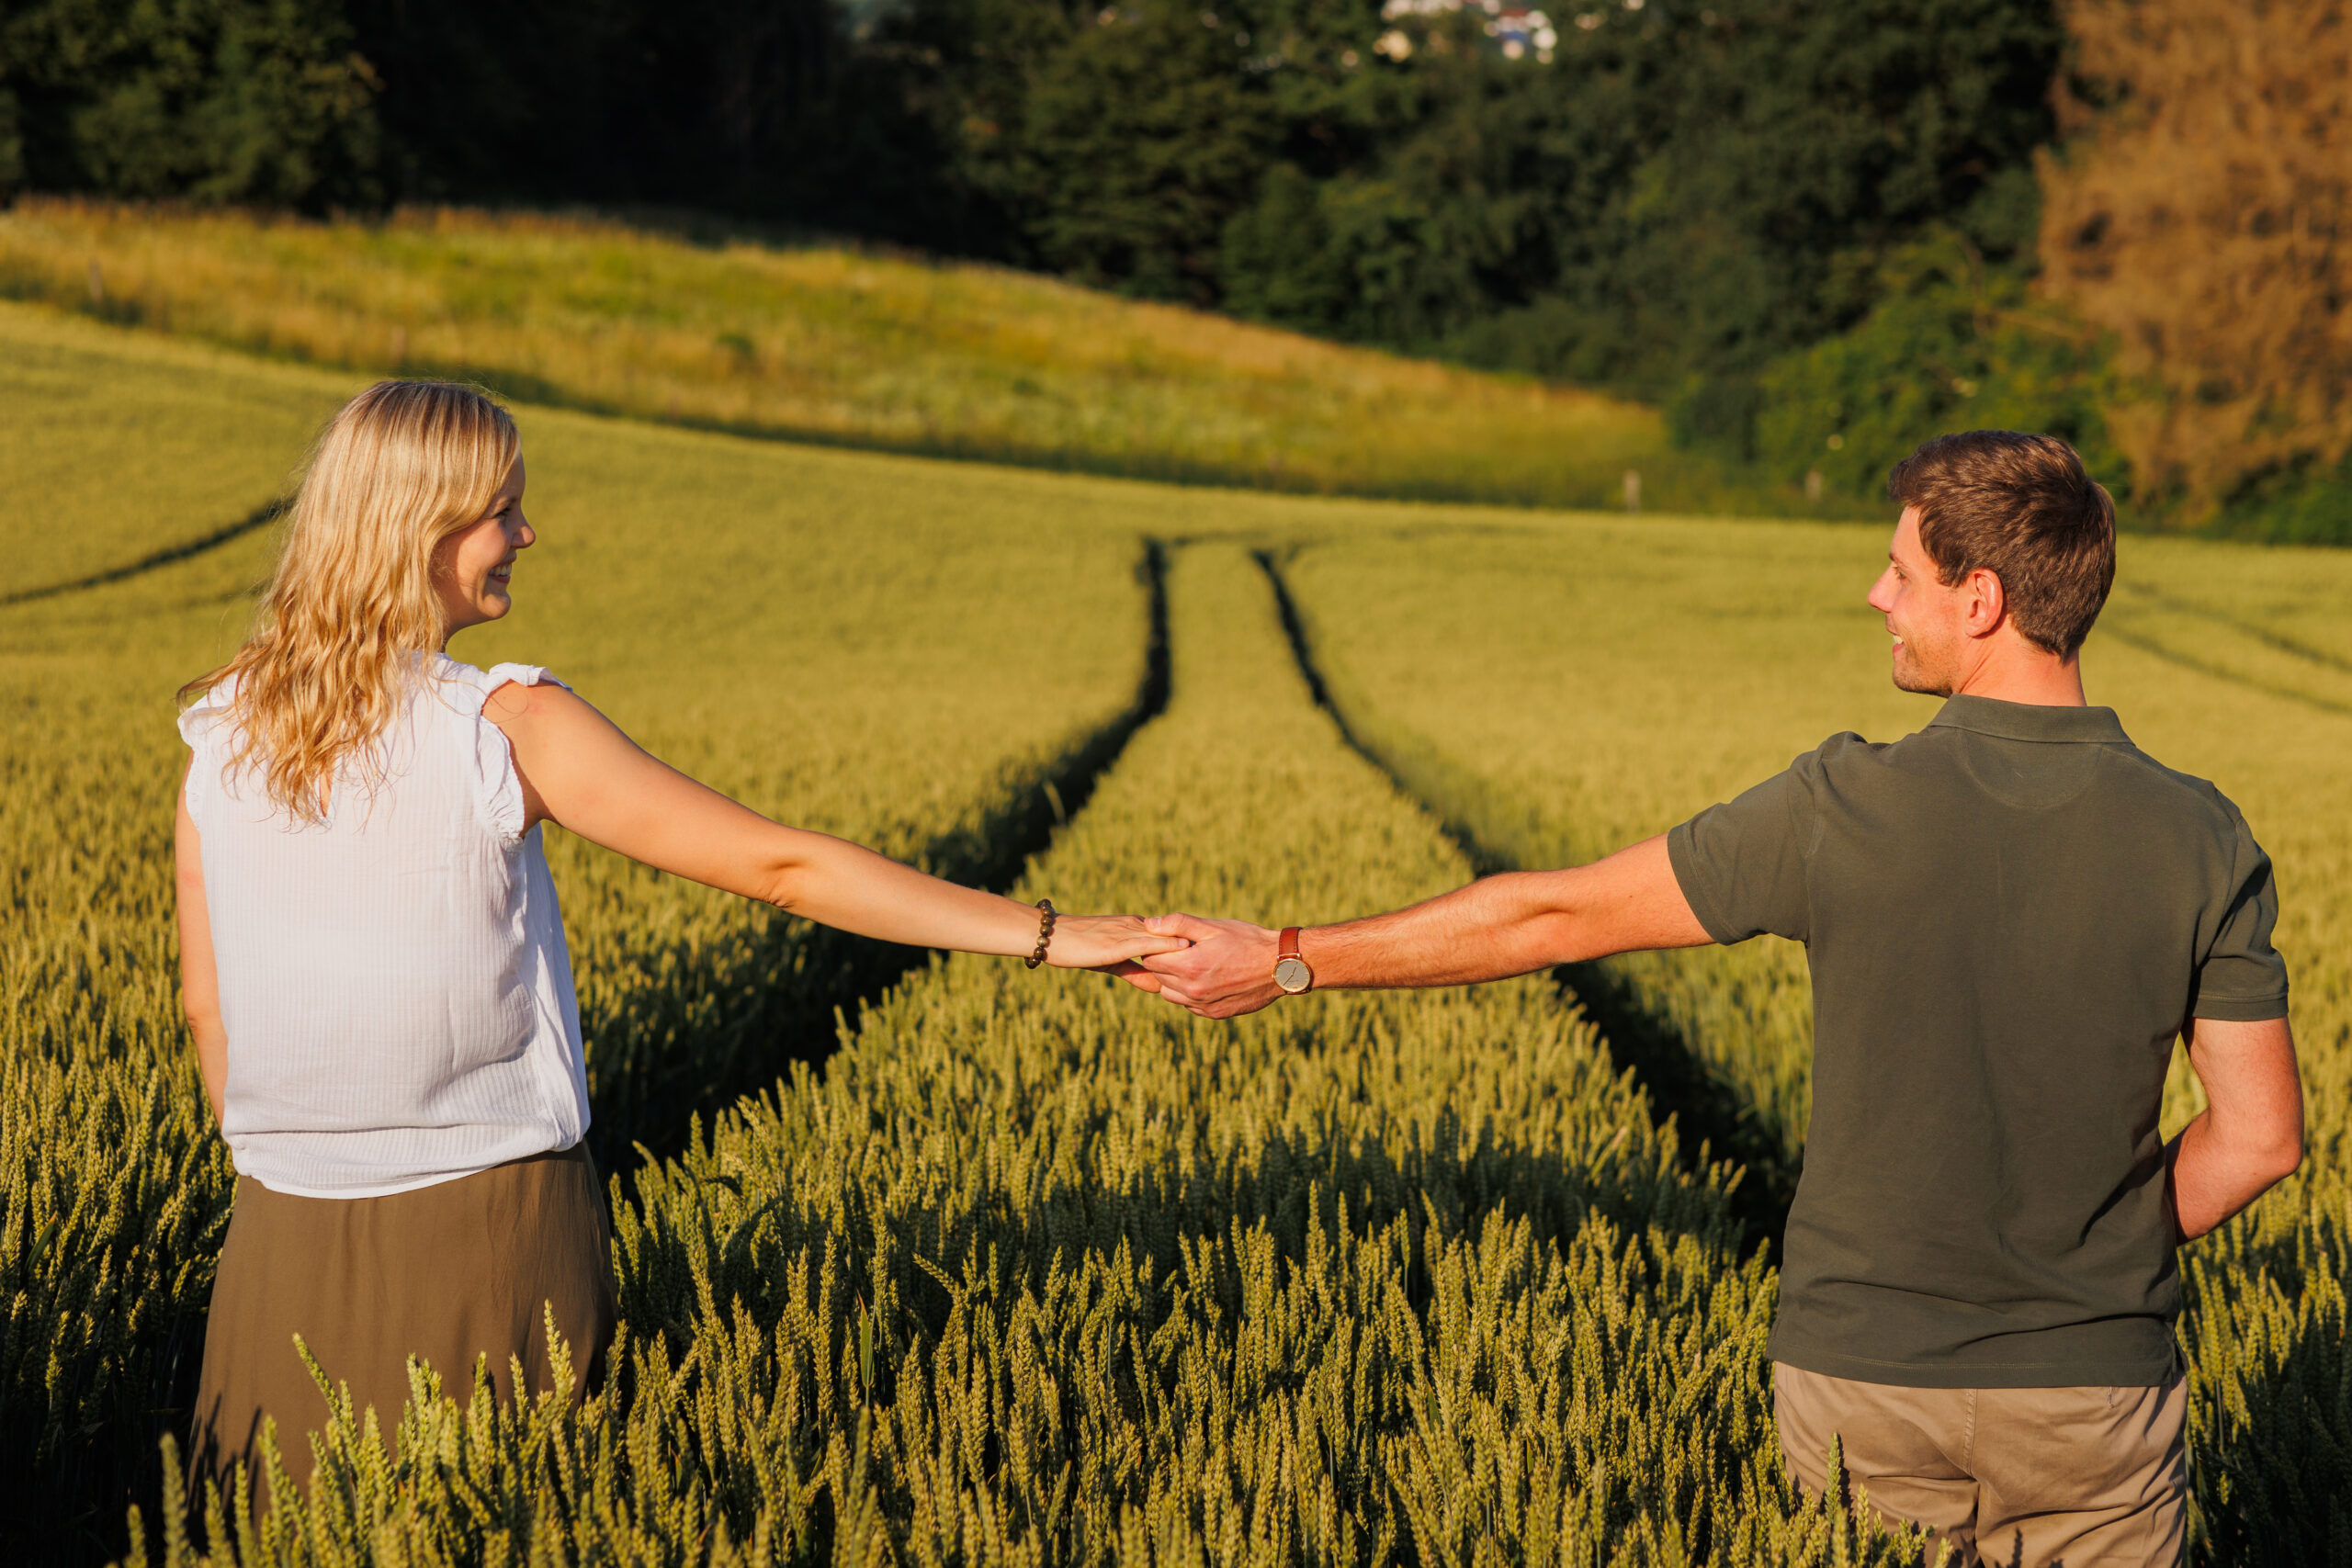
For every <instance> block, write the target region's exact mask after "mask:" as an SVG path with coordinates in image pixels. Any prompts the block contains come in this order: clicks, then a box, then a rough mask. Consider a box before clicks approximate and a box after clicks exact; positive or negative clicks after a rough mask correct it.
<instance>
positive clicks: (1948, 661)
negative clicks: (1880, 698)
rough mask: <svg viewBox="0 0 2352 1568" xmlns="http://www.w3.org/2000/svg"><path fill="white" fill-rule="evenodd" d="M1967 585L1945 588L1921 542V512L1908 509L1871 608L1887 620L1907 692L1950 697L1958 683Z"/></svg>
mask: <svg viewBox="0 0 2352 1568" xmlns="http://www.w3.org/2000/svg"><path fill="white" fill-rule="evenodd" d="M1968 599H1969V593H1968V586H1967V584H1966V583H1965V582H1964V581H1963V582H1962V583H1960V584H1959V585H1957V586H1955V587H1951V588H1947V587H1945V586H1944V584H1943V580H1942V575H1941V573H1939V571H1938V570H1936V563H1935V562H1934V560H1932V559H1930V558H1929V557H1928V551H1927V548H1926V547H1925V546H1923V545H1921V544H1920V543H1919V509H1918V508H1917V507H1916V506H1906V507H1905V508H1904V509H1903V516H1902V519H1901V521H1899V522H1897V523H1896V524H1895V525H1894V543H1893V544H1892V545H1891V546H1889V547H1888V548H1887V552H1886V570H1884V571H1883V572H1882V573H1880V574H1879V580H1878V581H1877V582H1876V583H1874V584H1872V585H1871V609H1873V610H1876V611H1878V612H1879V613H1880V614H1881V615H1884V616H1885V617H1886V629H1887V633H1888V635H1889V636H1891V637H1894V683H1895V685H1896V686H1898V687H1900V688H1901V689H1902V690H1904V691H1906V692H1924V693H1928V694H1931V695H1934V696H1939V697H1948V696H1950V695H1951V693H1952V689H1953V687H1954V686H1955V685H1956V684H1957V683H1958V681H1959V676H1960V663H1961V660H1960V654H1961V652H1962V649H1964V648H1965V647H1966V646H1967V641H1968V633H1967V629H1966V625H1965V623H1966V620H1967V614H1968V611H1967V605H1968Z"/></svg>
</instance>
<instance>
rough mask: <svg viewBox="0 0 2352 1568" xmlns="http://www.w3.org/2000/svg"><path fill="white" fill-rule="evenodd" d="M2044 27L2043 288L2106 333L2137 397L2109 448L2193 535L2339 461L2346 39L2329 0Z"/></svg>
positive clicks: (2121, 5)
mask: <svg viewBox="0 0 2352 1568" xmlns="http://www.w3.org/2000/svg"><path fill="white" fill-rule="evenodd" d="M2346 10H2347V7H2346V5H2345V4H2344V0H2223V3H2221V4H2216V3H2215V0H2064V13H2065V17H2066V21H2067V26H2068V28H2069V30H2070V32H2071V33H2072V35H2073V39H2074V50H2075V55H2074V59H2073V61H2072V62H2071V71H2070V73H2069V74H2068V76H2062V78H2061V86H2060V90H2059V95H2058V97H2059V104H2058V107H2059V116H2060V125H2061V127H2062V129H2063V130H2064V133H2065V136H2064V141H2063V142H2062V144H2061V146H2060V147H2059V148H2058V149H2057V150H2056V151H2055V152H2049V153H2045V154H2044V155H2043V156H2042V159H2041V184H2042V190H2043V196H2044V202H2043V215H2042V224H2041V255H2042V259H2043V265H2044V271H2043V287H2044V288H2046V289H2048V290H2049V291H2051V292H2052V294H2054V295H2055V296H2056V297H2057V298H2058V299H2061V300H2063V301H2064V303H2065V304H2067V305H2068V306H2070V307H2071V308H2072V309H2073V310H2075V312H2076V313H2077V314H2078V315H2079V316H2080V317H2081V318H2082V319H2083V320H2084V321H2086V322H2088V323H2089V324H2091V325H2092V326H2094V327H2097V328H2100V329H2103V330H2105V331H2107V332H2109V333H2113V334H2114V337H2115V340H2116V342H2117V344H2118V354H2119V358H2120V369H2122V370H2123V371H2124V373H2125V374H2126V376H2127V377H2129V378H2131V381H2132V382H2133V383H2135V384H2136V388H2137V391H2136V393H2135V397H2134V400H2132V401H2131V402H2130V403H2128V404H2126V405H2125V406H2123V407H2120V408H2117V409H2115V410H2113V411H2111V413H2110V422H2111V428H2112V430H2113V433H2114V435H2115V439H2116V441H2117V444H2118V445H2119V446H2121V448H2122V449H2123V451H2124V454H2125V455H2126V456H2127V457H2129V458H2130V459H2131V465H2132V469H2133V473H2134V475H2135V479H2136V485H2137V488H2138V490H2139V492H2140V494H2141V495H2142V496H2143V497H2145V498H2148V499H2149V500H2152V501H2158V502H2163V503H2165V504H2166V505H2167V509H2168V510H2172V511H2174V513H2175V520H2176V521H2177V522H2178V523H2182V524H2190V525H2193V524H2195V523H2198V522H2199V521H2202V520H2204V519H2206V518H2208V517H2210V516H2211V514H2212V513H2213V512H2214V510H2215V509H2216V508H2217V507H2218V506H2219V505H2220V504H2221V503H2222V502H2223V501H2224V500H2226V499H2227V498H2228V497H2229V496H2230V494H2231V492H2232V491H2233V490H2235V489H2237V488H2238V487H2239V486H2241V485H2242V484H2243V483H2244V482H2245V480H2246V479H2249V478H2253V477H2256V476H2259V475H2262V474H2264V473H2267V472H2272V471H2277V470H2279V469H2286V468H2295V467H2298V466H2301V465H2304V464H2312V463H2322V464H2333V463H2335V462H2338V461H2340V460H2342V459H2343V458H2344V457H2345V454H2346V449H2347V447H2352V108H2347V104H2352V19H2347V17H2346ZM2069 77H2071V80H2069Z"/></svg>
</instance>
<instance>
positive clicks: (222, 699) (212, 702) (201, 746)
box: [179, 675, 237, 812]
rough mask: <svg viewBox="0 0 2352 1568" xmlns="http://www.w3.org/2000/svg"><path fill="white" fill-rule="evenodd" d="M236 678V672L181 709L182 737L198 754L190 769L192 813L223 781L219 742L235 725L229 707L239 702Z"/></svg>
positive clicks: (189, 800) (189, 793)
mask: <svg viewBox="0 0 2352 1568" xmlns="http://www.w3.org/2000/svg"><path fill="white" fill-rule="evenodd" d="M236 696H237V678H236V677H235V676H234V675H232V676H230V677H228V678H227V679H226V680H223V681H220V682H215V683H214V684H213V685H212V686H211V687H210V688H209V689H208V690H207V691H206V692H205V693H204V694H203V695H202V696H199V697H198V698H197V699H196V701H194V702H192V703H190V704H189V705H187V707H185V708H183V709H181V710H180V718H179V728H180V739H182V740H185V741H186V742H187V746H188V750H191V751H194V752H195V753H196V758H195V761H194V762H193V763H192V764H191V765H190V766H189V768H188V771H187V804H188V809H189V810H190V811H191V812H193V811H195V810H196V809H197V808H198V806H199V805H200V804H201V803H202V801H203V800H204V798H205V796H206V795H208V794H209V792H210V791H211V789H212V788H213V787H214V786H215V785H217V784H219V782H220V765H221V761H222V759H223V757H224V755H225V753H224V752H223V751H222V750H220V743H221V742H222V741H224V740H226V739H228V737H229V734H230V731H231V729H232V728H233V727H232V724H231V721H230V717H229V709H230V706H231V705H232V704H233V703H234V702H235V701H236Z"/></svg>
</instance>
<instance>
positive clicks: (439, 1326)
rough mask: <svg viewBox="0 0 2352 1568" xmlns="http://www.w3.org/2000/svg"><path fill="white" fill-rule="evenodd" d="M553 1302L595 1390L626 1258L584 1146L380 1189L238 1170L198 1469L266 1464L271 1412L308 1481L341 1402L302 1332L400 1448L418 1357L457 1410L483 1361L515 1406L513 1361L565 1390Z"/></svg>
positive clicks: (215, 1301) (201, 1414) (288, 1456)
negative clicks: (287, 1180) (311, 1188)
mask: <svg viewBox="0 0 2352 1568" xmlns="http://www.w3.org/2000/svg"><path fill="white" fill-rule="evenodd" d="M549 1306H552V1307H553V1309H554V1313H555V1322H556V1332H557V1333H558V1334H559V1335H560V1336H561V1337H562V1338H563V1339H564V1341H565V1342H566V1344H567V1345H568V1346H569V1347H570V1349H571V1367H572V1371H573V1374H574V1376H575V1377H576V1378H577V1379H578V1381H579V1383H580V1385H581V1386H582V1387H583V1388H584V1387H587V1386H592V1385H593V1384H594V1382H595V1381H596V1380H597V1379H598V1378H599V1377H600V1376H601V1375H602V1369H603V1361H604V1353H605V1348H606V1347H607V1345H608V1344H609V1343H610V1342H611V1339H612V1337H613V1323H614V1303H613V1269H612V1248H611V1241H610V1235H609V1233H608V1231H607V1229H606V1226H605V1202H604V1194H603V1193H602V1192H601V1191H600V1190H598V1182H597V1179H596V1170H595V1166H594V1163H593V1162H592V1161H591V1160H590V1159H589V1157H588V1151H587V1149H586V1147H585V1146H584V1145H573V1146H572V1147H571V1148H569V1149H565V1150H561V1151H560V1152H556V1153H550V1154H543V1155H534V1156H530V1157H529V1158H526V1159H518V1160H514V1161H510V1162H509V1163H507V1164H505V1165H502V1166H496V1167H493V1168H491V1169H489V1170H485V1171H481V1172H478V1173H476V1174H475V1175H472V1176H466V1177H459V1178H458V1179H456V1180H454V1181H444V1182H440V1183H437V1184H435V1185H434V1186H431V1187H422V1188H418V1189H416V1190H413V1191H409V1192H395V1193H392V1194H390V1195H389V1196H386V1197H381V1198H298V1197H293V1196H291V1195H289V1194H287V1193H283V1192H273V1191H271V1190H269V1189H268V1188H266V1187H264V1186H262V1185H261V1183H259V1182H257V1181H254V1180H253V1179H251V1178H249V1177H242V1176H241V1177H239V1178H238V1179H237V1195H236V1207H235V1209H234V1210H233V1211H232V1213H231V1215H230V1220H229V1235H228V1239H227V1240H226V1242H225V1243H223V1245H222V1247H221V1249H220V1273H219V1276H218V1278H217V1280H215V1282H214V1284H213V1287H212V1314H211V1320H210V1323H209V1325H208V1326H207V1328H206V1330H205V1338H204V1372H203V1379H202V1382H201V1384H200V1386H199V1389H198V1394H197V1406H196V1422H195V1430H194V1432H193V1433H192V1435H191V1446H190V1452H189V1459H190V1461H191V1463H190V1470H191V1472H192V1473H193V1474H194V1475H195V1476H197V1477H201V1476H203V1475H205V1474H208V1473H209V1474H211V1475H214V1476H218V1477H220V1479H221V1480H222V1481H224V1482H225V1481H226V1480H227V1479H228V1477H229V1476H230V1474H231V1472H232V1469H233V1467H234V1466H235V1465H236V1464H237V1463H238V1462H239V1461H245V1462H246V1463H248V1464H253V1463H254V1461H255V1460H256V1459H257V1457H258V1444H259V1442H260V1438H261V1431H262V1420H263V1418H264V1417H265V1416H268V1417H271V1418H274V1419H275V1420H276V1422H277V1445H278V1450H279V1452H280V1454H281V1455H282V1456H283V1458H284V1460H285V1463H286V1467H287V1469H288V1472H290V1473H291V1474H292V1476H293V1477H294V1479H295V1480H296V1481H297V1482H300V1481H303V1480H306V1479H307V1478H308V1477H309V1474H310V1471H311V1450H310V1444H309V1442H308V1441H307V1440H305V1437H304V1434H306V1433H308V1432H311V1431H314V1430H318V1429H320V1428H322V1427H324V1426H325V1425H326V1423H327V1415H328V1409H327V1403H326V1400H325V1398H324V1397H323V1396H322V1394H321V1393H320V1392H319V1387H318V1384H317V1383H316V1382H313V1381H312V1379H311V1373H310V1370H309V1369H308V1368H307V1367H305V1366H304V1365H303V1364H302V1359H301V1356H300V1353H299V1352H298V1351H297V1350H296V1349H295V1346H294V1339H295V1337H296V1336H297V1335H300V1337H301V1339H302V1343H303V1344H304V1345H306V1346H308V1347H309V1348H310V1351H311V1356H312V1357H313V1358H314V1359H316V1360H317V1361H318V1364H319V1370H320V1371H322V1372H323V1373H325V1374H326V1378H327V1381H328V1382H329V1384H330V1385H331V1386H333V1385H336V1384H345V1385H348V1387H349V1388H350V1390H351V1404H352V1409H353V1411H354V1412H355V1413H356V1414H357V1415H358V1416H360V1418H361V1420H362V1421H363V1422H364V1421H365V1419H366V1414H365V1413H366V1411H367V1409H368V1406H370V1405H373V1406H374V1407H375V1409H376V1416H377V1421H378V1424H379V1429H380V1430H381V1432H382V1434H383V1437H384V1440H385V1442H386V1444H387V1445H389V1444H390V1443H391V1441H392V1440H393V1436H394V1432H395V1430H396V1428H397V1427H398V1424H399V1421H400V1416H401V1411H402V1410H404V1409H405V1408H406V1407H407V1404H408V1396H409V1394H408V1359H409V1357H410V1356H412V1355H415V1356H419V1357H422V1358H424V1360H426V1361H427V1362H429V1363H430V1364H431V1366H432V1369H433V1371H435V1372H437V1373H439V1374H440V1377H441V1389H442V1393H443V1394H444V1395H445V1396H446V1397H449V1398H454V1399H456V1400H458V1402H459V1403H461V1404H462V1403H464V1402H465V1401H466V1400H467V1399H468V1398H469V1397H470V1396H471V1394H472V1393H473V1391H474V1363H475V1359H476V1358H477V1357H484V1358H487V1359H488V1361H489V1366H488V1369H487V1370H488V1371H489V1374H490V1376H491V1377H492V1379H493V1380H494V1381H495V1382H496V1386H497V1394H498V1397H499V1398H500V1399H501V1400H504V1399H508V1398H511V1397H512V1396H513V1395H514V1393H515V1388H514V1374H513V1371H512V1363H513V1361H514V1359H517V1358H519V1359H521V1361H522V1364H523V1369H524V1375H525V1378H526V1389H527V1392H529V1393H545V1392H546V1391H547V1390H548V1389H549V1388H550V1387H552V1386H553V1382H554V1379H553V1375H552V1371H551V1369H550V1365H549V1362H548V1346H547V1332H546V1329H545V1327H544V1326H543V1325H544V1323H545V1317H546V1313H547V1311H548V1307H549ZM255 1468H256V1470H257V1468H258V1467H257V1466H256V1467H255Z"/></svg>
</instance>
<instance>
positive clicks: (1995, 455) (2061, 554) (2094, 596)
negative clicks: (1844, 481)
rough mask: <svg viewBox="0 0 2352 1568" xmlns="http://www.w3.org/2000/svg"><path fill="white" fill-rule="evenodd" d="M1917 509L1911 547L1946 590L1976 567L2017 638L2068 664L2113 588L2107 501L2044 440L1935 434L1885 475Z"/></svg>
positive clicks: (2071, 455)
mask: <svg viewBox="0 0 2352 1568" xmlns="http://www.w3.org/2000/svg"><path fill="white" fill-rule="evenodd" d="M1886 488H1887V491H1888V493H1889V494H1890V495H1892V496H1893V497H1894V499H1895V500H1896V501H1897V502H1901V503H1902V504H1903V505H1905V506H1916V507H1917V508H1918V509H1919V544H1920V547H1922V548H1923V549H1925V550H1926V551H1927V552H1928V559H1929V560H1932V561H1934V562H1935V563H1936V570H1937V571H1938V573H1939V575H1940V576H1941V577H1942V578H1943V583H1944V586H1945V587H1947V588H1951V587H1953V586H1955V585H1956V584H1958V583H1959V582H1960V581H1961V580H1962V578H1964V577H1966V576H1967V575H1968V574H1969V573H1970V572H1972V571H1975V570H1979V569H1980V568H1981V569H1983V570H1988V571H1990V572H1992V573H1993V575H1995V576H1996V577H1998V578H1999V579H2000V580H2001V592H2002V593H2003V594H2004V595H2005V597H2006V598H2007V603H2008V613H2009V615H2010V618H2011V619H2013V620H2015V621H2016V622H2017V626H2018V631H2019V632H2021V633H2023V634H2024V635H2025V638H2026V640H2027V641H2029V642H2030V643H2032V644H2033V645H2034V646H2035V647H2036V648H2039V649H2042V650H2043V651H2045V652H2048V653H2054V654H2057V655H2058V656H2059V657H2061V658H2072V657H2073V656H2074V654H2075V650H2076V649H2080V648H2081V647H2082V646H2083V639H2084V638H2085V637H2088V636H2090V632H2091V623H2092V622H2094V621H2096V620H2098V613H2099V610H2100V608H2101V607H2102V606H2104V605H2105V604H2106V603H2107V591H2108V590H2109V588H2111V587H2113V586H2114V583H2115V502H2114V501H2113V500H2112V499H2111V498H2110V497H2109V495H2108V493H2107V491H2106V488H2105V487H2104V486H2102V485H2100V484H2099V483H2098V481H2097V480H2095V479H2092V478H2091V477H2090V475H2089V474H2087V473H2086V472H2084V470H2083V459H2082V458H2081V457H2079V456H2077V455H2076V453H2075V449H2074V448H2073V447H2072V446H2067V445H2066V444H2065V443H2064V441H2061V440H2059V439H2058V438H2057V437H2056V436H2054V435H2020V434H2018V433H2017V432H2016V431H2014V430H1972V431H1969V432H1967V433H1966V434H1961V435H1939V436H1938V437H1936V438H1935V439H1934V440H1933V441H1930V442H1928V443H1927V444H1926V445H1925V446H1921V447H1920V448H1919V449H1918V450H1917V451H1916V452H1914V453H1912V454H1911V456H1909V457H1905V458H1904V459H1903V461H1901V462H1899V463H1897V464H1895V465H1894V472H1893V473H1891V474H1889V475H1888V476H1887V480H1886Z"/></svg>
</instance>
